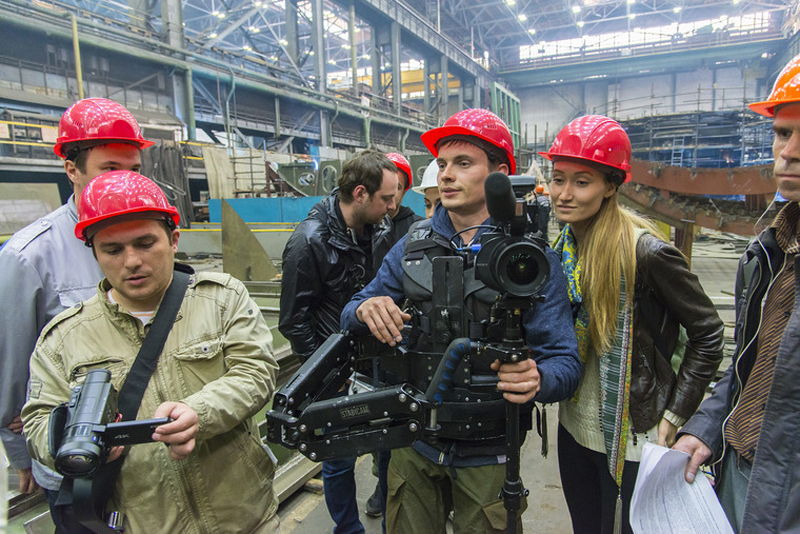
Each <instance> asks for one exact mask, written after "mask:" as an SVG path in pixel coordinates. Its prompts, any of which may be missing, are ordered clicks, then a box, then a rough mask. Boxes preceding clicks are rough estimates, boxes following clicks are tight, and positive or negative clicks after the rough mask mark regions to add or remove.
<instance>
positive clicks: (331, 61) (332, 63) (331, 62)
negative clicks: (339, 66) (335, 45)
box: [328, 59, 336, 65]
mask: <svg viewBox="0 0 800 534" xmlns="http://www.w3.org/2000/svg"><path fill="white" fill-rule="evenodd" d="M328 63H330V64H331V65H336V62H335V61H334V60H332V59H329V60H328Z"/></svg>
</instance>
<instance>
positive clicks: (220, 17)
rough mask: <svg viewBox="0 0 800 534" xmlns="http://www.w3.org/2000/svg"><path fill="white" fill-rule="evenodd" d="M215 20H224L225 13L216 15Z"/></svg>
mask: <svg viewBox="0 0 800 534" xmlns="http://www.w3.org/2000/svg"><path fill="white" fill-rule="evenodd" d="M217 18H218V19H220V20H221V19H224V18H225V13H220V14H219V15H217Z"/></svg>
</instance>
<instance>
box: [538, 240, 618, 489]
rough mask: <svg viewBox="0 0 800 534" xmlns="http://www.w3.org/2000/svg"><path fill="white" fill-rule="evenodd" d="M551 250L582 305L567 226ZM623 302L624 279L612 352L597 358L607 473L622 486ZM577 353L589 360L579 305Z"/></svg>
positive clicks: (577, 262)
mask: <svg viewBox="0 0 800 534" xmlns="http://www.w3.org/2000/svg"><path fill="white" fill-rule="evenodd" d="M553 249H554V250H555V251H556V253H557V254H558V255H559V257H560V258H561V266H562V268H563V270H564V274H565V275H566V277H567V285H568V291H569V299H570V301H571V302H572V304H573V305H578V304H580V303H581V302H582V300H583V299H582V295H581V287H580V275H581V263H580V260H579V259H578V248H577V243H576V242H575V235H574V234H573V232H572V228H570V226H569V225H566V226H564V230H562V232H561V235H559V236H558V239H557V240H556V242H555V244H554V246H553ZM632 311H633V310H632V308H631V306H630V305H629V304H628V303H627V302H626V300H625V279H624V277H622V279H621V281H620V291H619V312H618V315H617V333H616V336H615V338H614V342H613V343H612V345H611V349H610V350H609V351H608V352H606V353H604V354H602V355H600V361H599V363H600V422H601V425H602V428H603V434H604V438H605V446H606V457H607V458H608V470H609V472H610V473H611V476H613V477H614V480H615V481H616V483H617V486H618V487H620V488H621V487H622V470H623V468H624V467H625V448H626V445H627V440H628V430H629V427H630V418H629V414H628V412H629V409H630V389H631V388H630V385H631V368H630V367H631V366H630V364H631V355H632V354H633V313H632ZM575 335H576V337H577V338H578V353H579V355H580V357H581V360H582V361H584V362H585V361H586V360H587V358H588V357H589V348H590V344H591V342H590V338H589V315H588V313H587V312H586V311H585V309H584V307H583V306H581V308H580V311H579V312H578V316H577V318H576V319H575Z"/></svg>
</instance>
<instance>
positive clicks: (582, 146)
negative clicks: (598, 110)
mask: <svg viewBox="0 0 800 534" xmlns="http://www.w3.org/2000/svg"><path fill="white" fill-rule="evenodd" d="M539 155H540V156H542V157H543V158H546V159H549V160H553V159H555V158H569V159H574V160H578V161H581V160H582V161H592V162H594V163H601V164H603V165H606V166H608V167H613V168H614V169H619V170H621V171H623V172H625V179H624V180H622V183H623V184H624V183H625V182H628V181H630V179H631V141H630V139H628V134H627V133H625V130H624V129H623V128H622V126H620V125H619V123H618V122H617V121H615V120H613V119H609V118H608V117H604V116H603V115H586V116H585V117H578V118H577V119H575V120H573V121H572V122H570V123H569V124H567V125H566V126H564V128H563V129H562V130H561V131H560V132H558V135H557V136H556V138H555V140H554V141H553V146H551V147H550V151H549V152H539Z"/></svg>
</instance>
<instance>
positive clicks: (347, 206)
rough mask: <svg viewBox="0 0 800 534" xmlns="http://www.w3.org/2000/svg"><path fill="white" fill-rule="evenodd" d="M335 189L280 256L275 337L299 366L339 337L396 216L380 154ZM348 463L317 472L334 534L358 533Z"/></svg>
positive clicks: (350, 168) (365, 156) (358, 159)
mask: <svg viewBox="0 0 800 534" xmlns="http://www.w3.org/2000/svg"><path fill="white" fill-rule="evenodd" d="M338 186H339V187H338V188H337V189H334V190H333V191H332V192H331V194H330V196H328V197H326V198H323V199H322V201H320V202H319V203H318V204H316V205H315V206H314V207H313V208H311V211H310V212H309V214H308V217H307V218H306V219H305V220H304V221H303V222H301V223H300V224H299V225H298V226H297V228H295V230H294V233H293V234H292V236H291V237H290V238H289V241H288V242H287V243H286V248H285V249H284V251H283V267H282V271H283V278H282V280H281V304H280V322H279V329H280V332H281V334H283V335H284V337H286V339H288V340H289V342H290V343H291V345H292V350H293V351H294V353H295V354H296V355H297V356H298V357H299V358H300V359H301V360H303V361H305V360H307V359H308V358H309V357H310V356H311V355H312V354H313V353H314V351H315V350H317V348H319V346H320V345H322V343H323V342H324V341H325V340H326V339H327V338H328V336H330V335H331V334H334V333H337V332H339V317H340V315H341V313H342V308H344V305H345V304H347V303H348V302H349V301H350V298H352V296H353V295H354V294H355V293H356V292H357V291H359V290H360V289H362V288H363V287H364V286H365V285H366V284H367V283H368V282H369V281H370V280H372V277H373V275H374V271H373V260H372V250H373V245H374V239H375V237H376V231H377V225H378V224H379V223H380V222H381V220H383V218H384V217H385V216H386V214H387V213H388V212H389V210H391V209H394V208H395V194H396V193H397V167H396V166H395V164H394V163H393V162H392V161H391V160H389V159H388V158H387V157H386V156H384V155H383V154H381V153H380V152H377V151H375V150H364V151H363V152H360V153H358V154H356V155H355V156H354V157H353V158H352V159H350V160H348V161H347V162H346V163H345V164H344V166H343V167H342V175H341V176H340V177H339V181H338ZM355 460H356V459H355V458H346V459H342V460H333V461H330V462H323V464H322V476H323V481H324V483H325V502H326V504H327V505H328V511H329V512H330V514H331V517H332V518H333V521H334V522H335V523H336V528H335V529H334V532H336V533H348V534H349V533H359V532H364V527H363V525H362V524H361V521H360V520H359V518H358V505H357V503H356V498H355V476H354V467H355Z"/></svg>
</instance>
